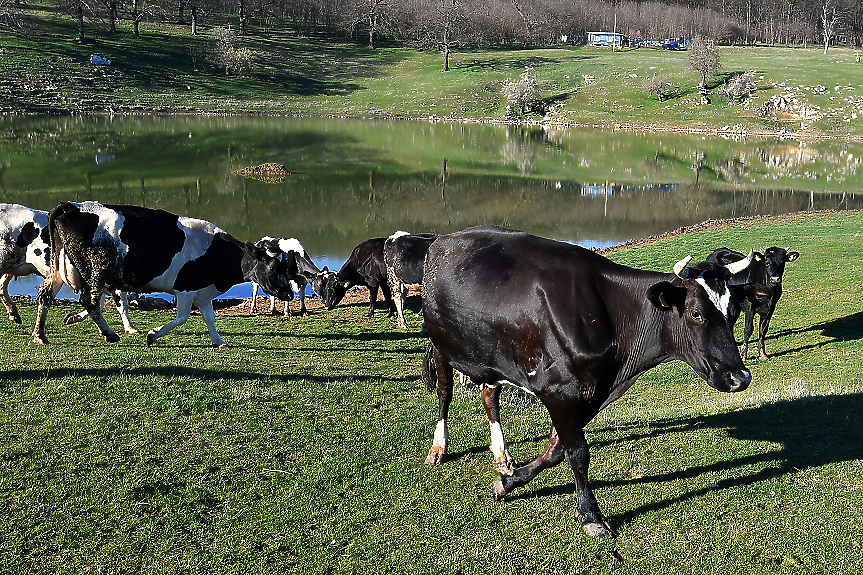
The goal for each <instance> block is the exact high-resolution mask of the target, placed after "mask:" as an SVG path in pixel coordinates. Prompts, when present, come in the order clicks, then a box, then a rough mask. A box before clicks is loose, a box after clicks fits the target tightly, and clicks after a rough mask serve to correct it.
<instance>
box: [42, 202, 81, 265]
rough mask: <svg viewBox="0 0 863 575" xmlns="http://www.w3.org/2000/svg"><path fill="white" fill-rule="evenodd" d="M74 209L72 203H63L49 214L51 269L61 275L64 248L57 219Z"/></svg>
mask: <svg viewBox="0 0 863 575" xmlns="http://www.w3.org/2000/svg"><path fill="white" fill-rule="evenodd" d="M74 207H75V205H74V204H72V203H71V202H62V203H59V204H57V206H56V207H54V209H52V210H51V211H50V212H48V250H49V253H50V258H51V268H52V270H53V271H54V273H59V270H60V262H59V257H60V249H61V248H62V247H63V245H62V241H61V240H60V236H59V234H58V233H57V218H58V217H60V216H62V215H63V214H65V213H67V212H69V211H70V210H72V209H73V208H74Z"/></svg>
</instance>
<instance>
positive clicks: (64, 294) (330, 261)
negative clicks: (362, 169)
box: [9, 240, 620, 301]
mask: <svg viewBox="0 0 863 575" xmlns="http://www.w3.org/2000/svg"><path fill="white" fill-rule="evenodd" d="M568 243H574V242H571V241H570V242H568ZM577 243H578V245H580V246H583V247H585V248H594V247H595V248H607V247H609V246H613V245H616V244H617V243H620V242H612V241H606V240H585V241H581V242H577ZM312 259H313V260H314V262H315V265H317V266H318V267H319V268H321V269H323V268H324V266H327V267H328V268H329V269H330V270H332V271H338V270H339V268H340V267H342V264H343V263H344V262H343V261H342V260H340V259H337V258H333V257H330V256H320V257H312ZM42 281H43V280H42V278H41V277H39V276H37V275H35V274H34V275H31V276H27V277H23V278H16V279H13V280H12V282H10V283H9V295H29V296H31V297H36V293H37V292H38V291H39V286H40V285H42ZM258 294H259V295H265V294H262V292H261V291H260V290H259V291H258ZM157 295H162V296H163V297H165V298H166V299H172V298H173V296H171V295H169V294H157ZM311 295H313V292H312V287H311V286H306V296H307V297H308V296H311ZM57 297H58V298H60V299H70V300H73V301H74V300H77V299H78V295H77V294H76V293H75V292H73V291H72V290H71V289H69V286H66V285H64V286H63V287H62V289H61V290H60V293H59V294H58V295H57ZM234 297H252V284H251V283H249V282H247V283H242V284H238V285H235V286H234V287H232V288H231V289H229V290H228V291H226V292H225V293H224V294H222V295H221V296H219V299H227V298H234Z"/></svg>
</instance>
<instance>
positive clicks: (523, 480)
mask: <svg viewBox="0 0 863 575" xmlns="http://www.w3.org/2000/svg"><path fill="white" fill-rule="evenodd" d="M563 458H564V452H563V444H562V443H561V442H560V437H558V435H557V429H555V427H554V426H553V425H552V426H551V431H550V432H549V434H548V445H547V446H546V448H545V451H544V452H543V453H542V455H540V456H539V457H537V458H535V459H534V460H533V461H531V462H529V463H526V464H524V465H522V466H521V467H517V468H515V469H514V470H513V471H512V474H511V475H498V476H497V479H495V480H494V485H493V486H492V490H491V491H492V495H493V496H494V498H495V499H496V500H498V501H500V500H501V499H503V497H504V496H505V495H506V494H507V493H509V492H511V491H512V490H513V489H515V488H516V487H522V486H523V485H527V484H528V483H530V482H531V481H532V480H533V478H534V477H536V476H537V475H539V473H540V472H541V471H542V470H544V469H548V468H549V467H554V466H555V465H558V464H559V463H560V462H561V461H563Z"/></svg>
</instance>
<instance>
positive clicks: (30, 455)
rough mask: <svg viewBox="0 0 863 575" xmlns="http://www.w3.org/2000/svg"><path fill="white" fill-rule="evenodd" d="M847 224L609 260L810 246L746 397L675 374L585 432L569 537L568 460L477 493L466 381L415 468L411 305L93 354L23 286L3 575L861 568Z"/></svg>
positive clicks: (414, 306)
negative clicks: (592, 522) (608, 526)
mask: <svg viewBox="0 0 863 575" xmlns="http://www.w3.org/2000/svg"><path fill="white" fill-rule="evenodd" d="M861 229H863V213H843V214H801V215H794V216H787V217H780V218H770V219H754V220H748V221H743V222H738V223H732V224H730V225H727V226H724V227H718V228H710V229H704V230H702V231H698V232H696V233H687V234H682V235H678V236H672V237H668V238H665V239H662V240H660V241H658V242H655V243H651V244H647V245H644V246H640V247H631V248H626V249H621V250H618V251H614V252H612V253H610V254H609V257H611V258H612V259H614V260H617V261H620V262H625V263H627V264H631V265H636V266H640V267H647V268H652V269H660V270H667V269H670V267H671V266H672V264H673V263H674V262H675V261H677V260H678V259H680V258H681V257H683V256H685V255H689V254H692V255H695V256H696V258H703V257H704V256H706V255H707V254H708V253H709V252H710V251H712V249H713V248H714V247H718V246H721V245H725V246H729V247H733V248H737V249H740V250H747V249H749V248H752V247H754V248H758V247H759V246H762V245H774V244H775V245H781V246H783V247H784V246H788V245H790V246H792V247H793V249H795V250H797V251H799V252H800V253H801V254H802V255H801V257H800V259H799V260H797V261H795V262H793V263H792V264H789V265H788V267H787V269H786V276H785V278H786V279H785V292H784V295H783V298H782V300H781V301H780V303H779V307H778V311H777V314H776V316H775V317H774V320H773V323H772V324H771V330H770V334H769V336H768V339H767V350H768V352H769V353H771V354H772V357H771V359H770V360H768V361H758V360H756V359H749V360H747V365H748V366H749V367H750V368H751V370H752V372H753V376H754V381H753V384H752V386H751V387H750V388H749V389H748V390H747V391H745V392H743V393H739V394H734V395H728V394H721V393H719V392H716V391H714V390H712V389H711V388H709V387H708V386H707V385H706V384H705V383H704V382H703V381H701V380H699V379H698V378H697V377H696V376H695V375H694V374H693V373H692V372H691V370H690V369H689V368H688V367H686V366H685V365H684V364H681V363H672V364H666V365H664V366H661V367H660V368H657V369H654V370H652V371H650V372H648V373H647V374H646V375H644V376H643V377H642V378H641V380H640V381H639V383H637V384H636V385H635V386H634V387H633V388H632V389H631V390H630V391H629V392H628V393H627V395H625V396H624V397H623V398H622V399H620V400H619V401H618V402H616V403H614V404H612V405H611V406H610V407H609V408H607V409H606V410H605V411H604V412H602V413H601V414H600V415H599V416H598V417H597V418H596V420H594V421H593V422H592V423H591V424H590V425H589V426H588V428H587V436H588V440H589V442H590V444H591V448H592V455H593V457H592V460H591V468H590V480H591V481H592V485H593V487H594V491H595V493H596V496H597V498H598V500H599V503H600V506H601V507H602V509H603V510H604V512H605V513H606V515H607V516H608V517H609V519H610V520H611V522H612V523H613V525H614V526H615V527H616V528H617V530H618V531H619V537H618V538H617V539H615V540H602V541H594V540H592V539H590V538H588V537H587V536H586V535H584V534H583V533H582V531H581V529H580V522H579V520H578V518H577V517H576V515H575V512H574V503H575V494H574V489H573V484H572V474H571V472H570V471H569V470H568V469H567V468H566V467H565V466H559V467H557V468H555V469H552V470H549V471H547V472H545V473H543V474H541V475H540V476H539V477H538V478H537V479H536V480H535V481H534V482H532V483H531V484H529V485H528V486H526V487H524V488H522V489H520V490H517V491H515V492H513V493H512V494H510V495H509V496H507V497H506V498H505V499H504V500H503V501H501V502H495V501H494V500H493V499H492V498H491V497H490V487H491V483H492V480H493V479H494V477H495V475H494V472H493V470H492V467H491V454H490V453H489V451H488V441H489V437H488V425H487V423H486V420H485V415H484V411H483V408H482V406H481V403H480V401H479V396H478V393H477V392H476V390H474V389H471V388H457V390H456V396H455V399H454V402H453V408H452V412H451V432H452V453H451V457H450V460H448V461H447V462H446V463H445V464H443V465H441V466H439V467H430V466H426V465H424V464H423V459H424V458H425V456H426V454H427V452H428V448H429V446H430V444H431V437H432V432H433V428H434V424H435V421H436V417H437V400H436V398H435V397H434V396H433V395H431V394H429V393H427V392H426V390H425V388H424V386H423V384H422V382H421V380H420V366H421V359H422V355H423V352H424V351H425V347H426V341H425V340H424V339H423V338H421V337H419V336H418V335H417V331H418V328H419V325H420V322H421V318H420V317H418V316H417V314H416V311H417V310H418V308H419V300H418V298H416V297H414V298H410V299H409V300H408V304H409V305H408V307H409V311H408V312H407V314H406V316H407V320H408V324H409V328H410V329H409V330H407V331H404V330H398V329H397V328H396V327H395V324H394V321H393V320H392V319H390V318H385V317H382V314H381V312H380V310H379V312H378V314H377V315H376V317H374V318H373V319H371V320H367V319H366V317H365V312H366V304H364V303H361V302H360V303H353V304H349V305H346V306H342V307H339V308H337V309H335V310H332V311H323V310H320V309H317V310H314V311H313V313H312V315H311V316H310V317H308V318H293V319H290V320H287V319H284V318H282V317H270V316H256V317H248V316H245V315H235V316H222V317H220V318H219V319H218V323H219V330H220V332H221V334H222V335H223V337H224V338H225V339H226V340H228V342H229V343H231V344H232V346H233V347H231V348H230V349H227V350H214V349H211V348H210V347H209V343H210V342H209V338H208V336H207V333H206V329H205V328H204V325H203V322H202V321H201V319H200V317H199V316H195V317H193V318H192V319H191V320H190V321H189V322H188V323H187V324H186V325H184V326H182V327H181V328H179V329H177V330H175V331H174V332H172V333H171V334H170V335H169V336H168V337H166V338H164V339H163V340H161V341H159V342H158V343H157V344H155V345H154V346H152V347H147V345H146V343H145V341H144V338H143V337H132V336H127V337H123V338H122V340H121V342H119V343H117V344H106V343H104V342H103V341H101V340H100V339H99V338H98V336H97V331H96V329H95V327H94V325H93V324H92V322H85V323H81V324H76V325H73V326H62V325H61V323H62V318H63V317H64V316H65V313H66V312H67V311H69V310H70V309H71V306H60V305H58V306H57V307H56V308H53V309H52V311H51V313H50V323H49V332H48V333H49V337H51V338H52V344H51V345H49V346H45V347H40V346H35V345H33V344H32V343H31V340H30V332H31V327H32V321H33V319H34V316H35V312H36V309H35V305H34V304H33V303H32V302H30V303H27V302H22V305H21V306H20V307H21V311H22V316H23V318H24V322H25V323H24V325H23V326H19V325H14V324H11V323H10V322H8V321H6V320H5V318H4V320H3V321H2V322H0V334H2V337H0V350H2V364H0V366H2V378H0V437H2V438H3V441H2V444H0V533H2V536H0V572H3V573H85V572H87V573H137V572H146V573H219V574H226V573H238V574H239V573H242V574H248V573H279V574H282V573H303V574H314V573H369V574H373V573H381V574H384V573H386V574H389V573H411V574H417V573H422V574H424V573H465V574H467V573H477V574H479V573H497V574H508V573H512V574H516V573H615V574H630V573H631V574H636V573H664V574H676V573H681V574H682V573H717V574H722V573H729V574H738V573H795V574H796V573H835V574H842V573H844V574H851V573H860V572H861V571H863V559H861V554H860V545H861V543H863V528H861V525H863V447H861V446H863V431H861V429H863V416H861V409H860V404H861V400H863V361H861V358H863V265H861V262H860V258H859V254H860V253H861V251H863V235H861ZM75 309H77V307H76V308H75ZM168 317H170V316H168V315H165V313H163V312H135V314H134V318H133V319H134V320H135V322H136V324H137V325H138V326H139V327H140V328H142V330H147V329H150V328H151V327H154V326H156V325H159V324H162V323H164V322H165V321H167V318H168ZM106 318H107V319H108V321H109V322H111V323H112V325H117V324H118V323H119V322H118V319H117V317H116V314H114V313H107V314H106ZM740 324H742V322H740ZM740 324H738V326H737V327H738V333H739V332H740V331H741V328H742V325H740ZM502 419H503V423H504V429H505V431H506V434H507V436H508V439H509V441H510V447H511V450H512V452H513V455H514V456H515V457H516V459H517V460H520V461H524V460H526V459H528V458H531V457H532V456H534V455H536V454H538V453H539V452H541V451H542V450H543V448H544V447H545V442H546V438H547V433H548V426H549V421H548V416H547V414H546V412H545V410H544V408H542V406H541V405H538V404H537V403H535V402H534V401H532V400H530V399H528V398H525V397H522V396H519V395H516V394H514V393H508V394H507V395H506V396H505V403H504V405H503V408H502Z"/></svg>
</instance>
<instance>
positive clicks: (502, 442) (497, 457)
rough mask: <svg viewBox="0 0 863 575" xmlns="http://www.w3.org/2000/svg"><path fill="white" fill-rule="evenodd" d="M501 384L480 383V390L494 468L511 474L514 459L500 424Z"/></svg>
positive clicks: (504, 473) (513, 467) (501, 472)
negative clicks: (486, 418)
mask: <svg viewBox="0 0 863 575" xmlns="http://www.w3.org/2000/svg"><path fill="white" fill-rule="evenodd" d="M501 389H502V388H501V386H499V385H496V386H491V385H488V384H485V383H484V384H482V385H481V386H480V391H481V393H482V404H483V406H485V413H486V415H487V416H488V426H489V430H490V431H491V446H490V449H491V452H492V453H493V454H494V461H493V462H492V465H494V468H495V470H496V471H497V472H498V473H500V474H502V475H512V472H513V470H514V469H515V461H513V459H512V455H510V453H509V447H508V446H507V444H506V439H505V438H504V436H503V429H502V428H501V426H500V393H501Z"/></svg>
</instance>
